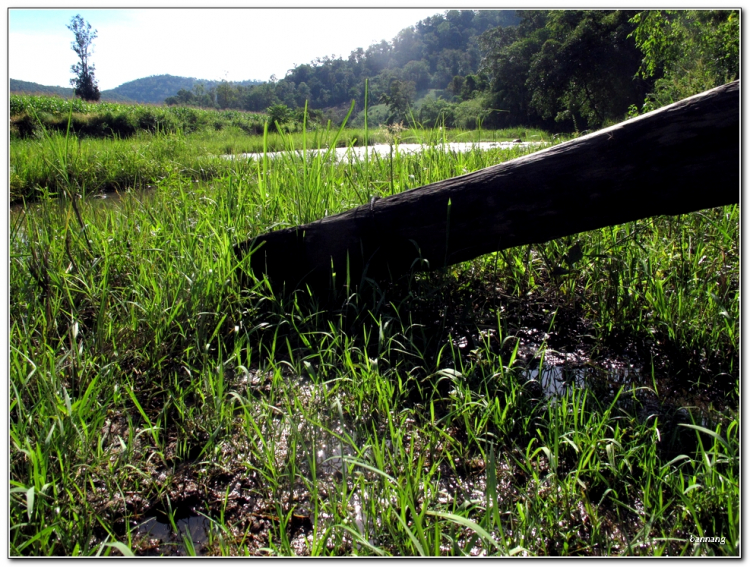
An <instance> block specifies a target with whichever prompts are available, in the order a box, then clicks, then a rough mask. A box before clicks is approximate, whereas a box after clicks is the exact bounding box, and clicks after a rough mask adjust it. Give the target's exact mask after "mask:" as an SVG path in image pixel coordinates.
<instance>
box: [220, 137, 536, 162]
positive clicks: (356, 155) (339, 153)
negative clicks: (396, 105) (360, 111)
mask: <svg viewBox="0 0 750 567" xmlns="http://www.w3.org/2000/svg"><path fill="white" fill-rule="evenodd" d="M541 145H544V143H543V142H519V141H516V142H446V143H440V144H435V145H427V144H390V145H389V144H376V145H373V146H351V147H346V148H335V149H334V150H333V151H332V154H333V155H334V156H335V158H336V160H338V161H340V160H343V159H364V158H365V155H368V156H378V157H391V156H393V155H395V153H396V152H398V153H399V154H416V153H420V152H424V151H425V150H428V149H430V148H434V149H436V150H438V151H444V152H454V153H463V152H470V151H474V150H480V151H487V150H510V149H513V148H538V147H539V146H541ZM328 151H329V150H327V149H315V150H307V153H308V155H312V156H316V155H320V154H325V153H326V152H328ZM289 153H290V152H268V153H266V154H263V153H244V154H234V155H226V156H223V157H225V158H228V159H260V158H262V157H263V156H264V155H265V156H266V157H268V158H277V157H280V156H282V155H288V154H289ZM294 153H296V154H298V155H302V150H296V152H294Z"/></svg>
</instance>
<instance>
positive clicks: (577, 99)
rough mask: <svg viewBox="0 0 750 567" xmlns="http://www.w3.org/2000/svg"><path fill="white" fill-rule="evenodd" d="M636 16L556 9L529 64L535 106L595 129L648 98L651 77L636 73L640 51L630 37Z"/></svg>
mask: <svg viewBox="0 0 750 567" xmlns="http://www.w3.org/2000/svg"><path fill="white" fill-rule="evenodd" d="M632 16H633V14H632V13H629V12H626V11H621V10H615V11H605V10H585V11H584V10H580V11H574V10H565V11H552V12H550V14H549V15H548V18H547V22H546V25H545V29H546V30H547V31H548V37H547V39H546V41H545V42H544V43H543V44H542V46H541V49H540V51H539V52H538V53H537V54H536V55H535V56H534V57H533V59H532V61H531V66H530V68H529V77H528V80H527V84H528V86H529V89H530V90H531V92H532V95H531V102H530V106H531V108H532V109H533V110H534V111H536V112H537V113H538V114H539V115H540V116H541V117H542V118H544V119H549V118H554V119H555V120H556V121H566V122H567V123H568V124H570V123H571V122H572V123H573V124H572V125H573V127H574V128H575V126H576V125H578V124H580V125H581V126H582V128H581V129H584V128H585V129H589V128H597V127H600V126H602V124H604V123H605V121H607V120H610V121H611V120H615V119H617V118H619V117H621V116H623V115H624V114H625V113H626V111H627V109H628V106H630V105H631V104H633V102H634V101H638V100H643V97H644V96H645V83H644V81H642V80H639V79H634V78H633V76H634V75H635V74H636V72H637V70H638V65H639V63H640V52H639V51H638V49H637V48H636V45H635V43H634V42H633V41H632V40H630V39H629V38H628V34H629V33H630V32H631V31H632V29H633V25H632V23H630V21H629V19H630V18H631V17H632ZM576 129H578V128H576Z"/></svg>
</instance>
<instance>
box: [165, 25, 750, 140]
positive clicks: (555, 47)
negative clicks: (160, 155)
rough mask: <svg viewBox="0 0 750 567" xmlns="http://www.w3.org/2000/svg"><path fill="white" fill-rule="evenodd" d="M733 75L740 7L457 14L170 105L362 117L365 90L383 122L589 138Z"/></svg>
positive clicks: (197, 91) (184, 93)
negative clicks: (534, 130)
mask: <svg viewBox="0 0 750 567" xmlns="http://www.w3.org/2000/svg"><path fill="white" fill-rule="evenodd" d="M737 77H739V13H738V11H728V10H723V11H722V10H702V11H695V10H694V11H688V10H681V11H678V10H663V11H645V12H637V11H627V10H525V11H517V12H512V11H497V10H477V11H474V10H449V11H446V12H445V13H444V14H437V15H435V16H432V17H431V18H427V19H425V20H422V21H420V22H418V23H417V24H415V25H414V26H411V27H408V28H405V29H404V30H402V31H401V32H399V33H398V35H397V36H396V37H395V38H393V40H392V41H390V42H388V41H385V40H383V41H381V42H379V43H375V44H373V45H371V46H369V47H368V48H367V49H363V48H358V49H356V50H354V51H352V52H351V53H350V54H349V56H348V58H346V59H344V58H342V57H338V58H334V57H319V58H317V59H315V60H313V61H311V62H310V63H308V64H303V65H298V66H296V67H295V68H293V69H291V70H289V71H288V72H287V75H286V76H285V77H284V78H283V79H280V80H277V79H276V78H275V77H271V79H270V80H269V81H268V82H265V83H263V84H260V85H251V86H248V85H239V84H233V83H228V82H226V81H225V82H221V83H219V84H217V85H215V86H213V87H210V88H206V87H205V86H203V85H195V86H194V87H193V88H192V90H188V89H182V90H180V92H179V93H178V94H177V95H176V96H174V97H170V98H168V99H167V100H166V102H167V103H168V104H182V105H193V106H204V107H205V106H210V107H218V108H238V109H244V110H251V111H265V110H267V109H269V108H275V111H274V112H275V113H276V115H279V116H283V115H285V112H283V110H282V107H287V108H289V109H295V108H296V109H299V108H302V107H304V106H305V104H306V103H307V105H308V107H309V108H312V109H322V108H331V107H337V106H345V107H346V108H348V106H349V104H350V103H351V101H352V100H354V101H355V104H356V107H357V110H361V109H362V108H363V106H364V102H365V90H366V85H367V90H368V93H367V94H368V95H369V101H370V106H371V107H372V106H373V105H374V104H378V103H380V104H383V105H386V106H387V109H388V110H387V112H385V113H384V114H382V115H381V118H382V119H383V120H384V121H386V122H394V121H406V120H411V119H412V118H413V119H416V120H418V121H420V122H422V123H424V124H425V125H427V126H434V125H437V124H444V125H446V126H462V127H472V126H475V125H477V124H478V123H480V122H481V123H484V125H485V126H488V127H502V126H512V125H521V124H522V125H528V126H539V127H543V128H546V129H550V130H566V131H571V130H577V131H583V130H587V129H592V128H598V127H601V126H602V125H605V124H607V123H611V122H614V121H617V120H621V119H622V118H624V117H625V116H627V115H632V114H634V113H638V112H641V111H645V110H649V109H651V108H655V107H658V106H661V105H663V104H667V103H669V102H671V101H673V100H679V99H680V98H684V97H686V96H690V95H691V94H695V93H697V92H701V91H703V90H706V89H708V88H712V87H714V86H717V85H720V84H723V83H725V82H728V81H730V80H733V79H735V78H737ZM431 89H432V91H431V92H430V90H431ZM427 93H430V96H424V95H426V94H427ZM415 102H417V104H415Z"/></svg>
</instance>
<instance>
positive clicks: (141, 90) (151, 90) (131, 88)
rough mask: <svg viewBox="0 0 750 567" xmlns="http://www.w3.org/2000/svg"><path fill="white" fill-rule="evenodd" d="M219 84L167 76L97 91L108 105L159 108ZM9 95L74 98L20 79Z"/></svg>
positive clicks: (250, 81)
mask: <svg viewBox="0 0 750 567" xmlns="http://www.w3.org/2000/svg"><path fill="white" fill-rule="evenodd" d="M222 82H223V81H213V80H208V79H197V78H195V77H181V76H177V75H169V74H162V75H150V76H148V77H142V78H140V79H134V80H132V81H128V82H126V83H123V84H121V85H120V86H118V87H115V88H114V89H106V90H103V91H101V100H104V101H108V102H133V103H150V104H163V103H164V99H165V98H167V97H169V96H174V95H176V94H177V93H178V92H179V91H180V89H186V90H191V89H192V88H193V86H194V85H197V84H203V85H204V86H205V87H206V89H210V88H211V87H215V86H217V85H219V84H221V83H222ZM227 82H228V83H229V84H231V85H235V86H251V85H259V84H261V83H262V81H258V80H255V79H246V80H243V81H227ZM10 92H11V93H28V94H46V95H57V96H60V97H62V98H73V97H74V96H75V95H74V90H73V88H67V87H57V86H49V85H42V84H40V83H34V82H32V81H23V80H20V79H10Z"/></svg>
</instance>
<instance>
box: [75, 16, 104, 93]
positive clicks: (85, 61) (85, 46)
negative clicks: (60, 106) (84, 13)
mask: <svg viewBox="0 0 750 567" xmlns="http://www.w3.org/2000/svg"><path fill="white" fill-rule="evenodd" d="M67 28H68V29H69V30H70V31H72V32H73V34H74V35H75V41H73V42H72V43H71V44H70V45H71V47H72V48H73V51H75V52H76V54H77V55H78V57H79V59H80V62H79V63H76V64H75V65H71V67H70V70H71V71H72V72H73V73H75V77H74V78H72V79H70V84H71V85H72V86H74V87H75V93H76V96H78V97H81V98H82V99H83V100H91V101H93V100H99V97H100V96H101V94H100V93H99V87H98V86H97V84H96V79H95V78H94V65H92V64H90V63H89V57H90V56H91V54H92V53H93V47H92V45H93V43H94V40H95V39H96V30H92V29H91V24H90V23H88V22H86V21H85V20H84V19H83V18H82V17H81V15H80V14H78V15H76V16H75V17H73V18H71V20H70V25H69V26H67Z"/></svg>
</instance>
